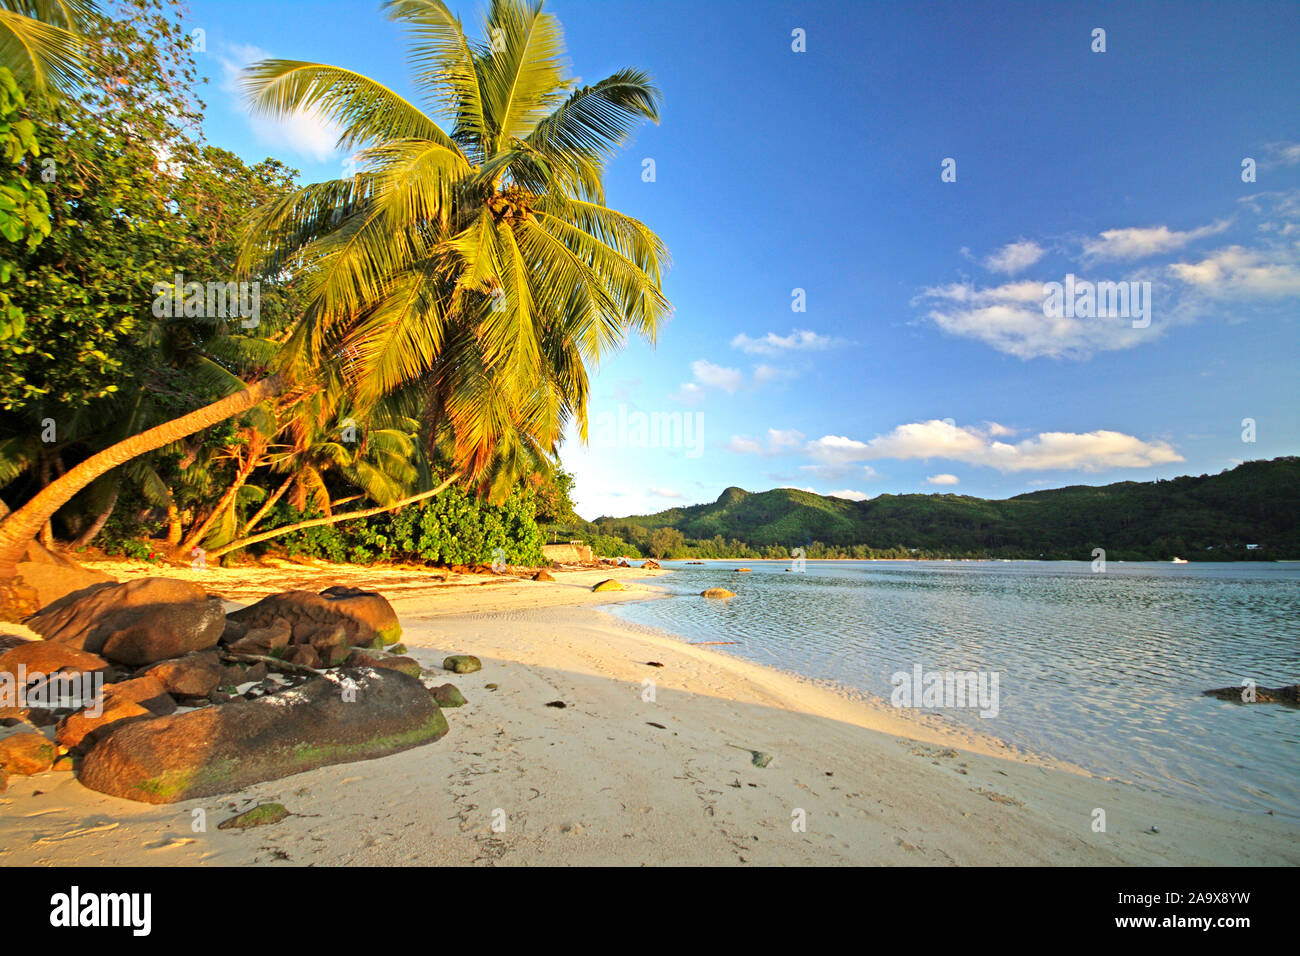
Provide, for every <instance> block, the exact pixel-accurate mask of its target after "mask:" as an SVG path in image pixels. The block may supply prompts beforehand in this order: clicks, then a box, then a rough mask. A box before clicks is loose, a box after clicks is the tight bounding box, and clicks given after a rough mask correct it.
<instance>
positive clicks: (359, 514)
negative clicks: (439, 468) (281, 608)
mask: <svg viewBox="0 0 1300 956" xmlns="http://www.w3.org/2000/svg"><path fill="white" fill-rule="evenodd" d="M459 477H460V475H452V476H451V477H450V478H448V479H447V480H446V481H444V482H443V483H442V484H440V485H439V486H438V487H437V488H434V489H433V490H432V491H422V492H420V493H419V494H418V495H411V497H409V498H403V499H402V500H401V501H398V502H394V503H393V504H391V505H380V506H379V507H377V508H363V509H361V510H360V511H347V512H344V513H343V514H336V515H331V516H330V517H328V518H311V519H310V520H308V521H299V522H298V523H297V524H290V525H285V526H284V527H283V528H276V529H275V530H274V531H263V532H262V533H261V534H255V535H253V536H252V537H251V538H243V539H242V540H240V541H232V542H231V543H230V544H227V545H222V546H221V547H220V548H217V550H215V551H212V552H209V554H208V557H209V558H219V557H221V556H222V555H223V554H229V553H230V552H231V551H238V550H239V549H240V548H246V547H248V546H249V545H250V544H257V543H258V542H259V541H269V540H270V539H271V538H278V537H279V536H280V535H282V534H288V533H289V532H290V531H300V530H302V529H303V528H318V527H320V526H321V525H326V524H336V523H338V522H340V521H347V520H348V519H349V518H368V517H370V516H371V515H377V514H382V513H383V512H385V511H396V510H397V509H398V508H404V507H406V506H407V505H409V504H414V503H415V502H417V501H423V500H424V499H426V498H432V497H433V496H434V495H436V494H438V493H440V492H441V491H442V490H443V489H445V488H446V487H447V486H448V485H450V484H451V483H452V482H454V481H455V480H456V479H457V478H459Z"/></svg>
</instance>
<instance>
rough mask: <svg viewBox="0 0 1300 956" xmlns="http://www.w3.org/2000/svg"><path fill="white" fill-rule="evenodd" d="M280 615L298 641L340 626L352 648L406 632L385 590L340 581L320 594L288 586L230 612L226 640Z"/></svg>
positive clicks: (270, 622)
mask: <svg viewBox="0 0 1300 956" xmlns="http://www.w3.org/2000/svg"><path fill="white" fill-rule="evenodd" d="M277 618H282V619H283V620H284V621H285V622H286V623H287V624H288V625H289V627H290V629H291V634H292V640H293V641H294V642H295V643H313V637H314V635H315V634H316V633H317V632H319V631H322V630H323V631H325V632H329V631H331V630H333V628H334V627H336V626H339V625H342V627H343V629H344V631H345V633H346V634H347V643H348V645H349V646H351V647H357V646H363V647H364V646H369V645H371V644H373V643H374V641H375V638H376V637H378V638H380V639H381V640H382V641H383V643H385V644H395V643H397V639H398V638H399V637H401V635H402V627H401V625H400V624H399V623H398V622H397V613H396V612H395V611H394V610H393V606H392V605H391V604H389V603H388V601H387V600H386V599H385V598H384V596H383V595H381V594H376V593H375V592H374V591H362V590H359V589H357V588H346V587H341V586H335V587H330V588H326V589H325V590H324V591H321V592H320V593H319V594H313V593H312V592H311V591H284V592H282V593H280V594H272V595H269V596H268V597H264V598H262V600H260V601H258V602H257V603H256V604H252V605H249V606H248V607H246V608H241V609H240V610H238V611H235V612H233V613H231V614H230V615H228V617H227V625H226V633H225V635H224V636H223V638H222V640H223V641H224V642H225V643H227V644H233V643H235V642H237V641H238V640H240V639H241V638H243V637H244V636H246V635H247V634H249V633H250V632H251V631H252V630H253V629H258V628H269V627H273V626H276V625H275V621H276V619H277Z"/></svg>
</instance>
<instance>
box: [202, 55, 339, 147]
mask: <svg viewBox="0 0 1300 956" xmlns="http://www.w3.org/2000/svg"><path fill="white" fill-rule="evenodd" d="M226 51H227V52H228V54H229V55H226V56H223V55H218V59H219V60H220V61H221V69H222V77H223V79H222V89H223V90H225V92H226V93H228V94H230V95H231V97H232V106H233V108H234V109H235V111H236V112H239V113H243V114H244V116H246V117H247V119H248V124H249V126H250V127H251V128H252V130H253V133H254V135H255V136H256V137H257V138H258V140H259V141H261V142H262V143H265V144H266V145H268V146H271V147H278V148H281V149H288V150H290V151H292V152H295V153H298V154H299V155H301V156H307V157H310V158H311V159H314V160H316V161H317V162H322V163H323V162H325V161H326V160H328V159H329V158H330V157H332V156H335V155H339V151H338V150H337V149H336V148H335V144H336V143H337V142H338V138H339V135H340V133H341V132H342V128H341V127H340V126H338V125H337V124H336V123H334V122H332V121H331V120H329V119H327V118H326V117H325V116H324V114H322V113H321V112H320V111H319V110H317V109H314V108H313V109H310V110H300V111H298V112H296V113H293V114H291V115H289V116H285V117H273V116H267V115H265V114H261V113H253V112H252V111H251V109H250V107H249V105H248V102H247V100H246V99H245V97H244V91H243V89H242V88H241V86H240V75H241V73H242V72H243V70H244V67H246V66H248V65H249V64H250V63H255V62H257V61H258V60H267V59H271V58H272V57H271V54H270V53H269V52H268V51H266V50H263V49H262V48H261V47H258V46H254V45H252V44H245V43H232V44H228V45H227V46H226Z"/></svg>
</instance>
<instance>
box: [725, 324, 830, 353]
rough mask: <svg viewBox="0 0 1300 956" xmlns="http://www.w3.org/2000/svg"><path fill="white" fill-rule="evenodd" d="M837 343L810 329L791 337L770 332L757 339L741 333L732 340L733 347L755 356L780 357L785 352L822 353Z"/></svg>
mask: <svg viewBox="0 0 1300 956" xmlns="http://www.w3.org/2000/svg"><path fill="white" fill-rule="evenodd" d="M837 343H838V340H837V339H833V338H830V337H829V336H826V335H818V334H817V333H816V332H813V331H811V330H809V329H795V330H794V331H792V332H791V333H790V334H789V335H777V334H776V333H775V332H768V333H767V334H766V335H764V336H763V337H762V338H757V339H752V338H750V337H749V336H748V335H746V334H745V333H744V332H741V333H740V334H739V335H737V336H736V337H735V338H734V339H732V340H731V347H732V348H733V349H740V350H741V351H742V352H749V353H750V354H755V355H780V354H781V353H783V352H820V351H824V350H825V349H828V348H831V347H832V346H834V345H836V344H837Z"/></svg>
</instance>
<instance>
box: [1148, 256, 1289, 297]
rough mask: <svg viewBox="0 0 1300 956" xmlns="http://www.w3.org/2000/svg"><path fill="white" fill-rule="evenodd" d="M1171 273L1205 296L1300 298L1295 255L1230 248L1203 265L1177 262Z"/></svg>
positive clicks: (1202, 261) (1201, 263)
mask: <svg viewBox="0 0 1300 956" xmlns="http://www.w3.org/2000/svg"><path fill="white" fill-rule="evenodd" d="M1169 271H1170V272H1171V273H1172V274H1173V275H1174V276H1175V277H1177V278H1179V279H1181V280H1182V281H1183V282H1186V283H1188V284H1189V285H1191V286H1194V287H1196V288H1197V289H1198V290H1199V291H1201V292H1204V293H1205V294H1206V295H1211V296H1216V297H1221V296H1251V297H1255V296H1262V297H1270V298H1271V297H1280V296H1288V295H1300V267H1297V264H1296V262H1295V257H1294V256H1286V257H1283V256H1279V255H1276V254H1274V255H1267V254H1265V253H1264V252H1262V251H1259V250H1253V249H1244V248H1242V247H1241V246H1229V247H1228V248H1226V249H1221V250H1219V251H1218V252H1215V253H1214V254H1212V255H1210V256H1207V257H1206V258H1204V259H1202V260H1201V261H1200V262H1175V263H1172V264H1170V266H1169Z"/></svg>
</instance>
